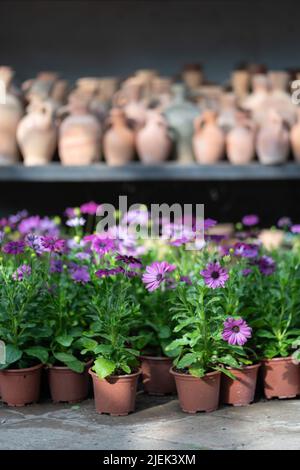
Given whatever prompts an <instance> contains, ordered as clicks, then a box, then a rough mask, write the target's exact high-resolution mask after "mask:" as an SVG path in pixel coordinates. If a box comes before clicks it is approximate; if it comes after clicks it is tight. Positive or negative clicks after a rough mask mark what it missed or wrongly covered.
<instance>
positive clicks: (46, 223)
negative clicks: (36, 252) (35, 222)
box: [39, 217, 59, 238]
mask: <svg viewBox="0 0 300 470" xmlns="http://www.w3.org/2000/svg"><path fill="white" fill-rule="evenodd" d="M39 232H40V233H41V234H44V235H48V236H49V237H56V238H58V236H59V229H58V226H57V224H56V222H55V221H54V220H51V219H49V217H44V218H43V219H41V222H40V226H39Z"/></svg>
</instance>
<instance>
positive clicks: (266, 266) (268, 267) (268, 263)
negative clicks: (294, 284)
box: [257, 255, 276, 276]
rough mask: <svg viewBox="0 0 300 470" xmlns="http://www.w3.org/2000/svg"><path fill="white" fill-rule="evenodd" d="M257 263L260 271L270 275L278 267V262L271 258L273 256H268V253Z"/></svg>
mask: <svg viewBox="0 0 300 470" xmlns="http://www.w3.org/2000/svg"><path fill="white" fill-rule="evenodd" d="M257 264H258V267H259V270H260V272H261V273H262V274H264V275H265V276H270V275H271V274H273V273H274V271H275V269H276V263H275V261H274V260H273V258H271V256H266V255H264V256H262V257H261V258H260V259H259V260H258V262H257Z"/></svg>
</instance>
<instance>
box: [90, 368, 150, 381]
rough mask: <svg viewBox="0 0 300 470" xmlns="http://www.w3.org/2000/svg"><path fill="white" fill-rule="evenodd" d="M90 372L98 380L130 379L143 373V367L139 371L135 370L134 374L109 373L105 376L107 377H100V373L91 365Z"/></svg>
mask: <svg viewBox="0 0 300 470" xmlns="http://www.w3.org/2000/svg"><path fill="white" fill-rule="evenodd" d="M88 373H89V374H90V375H91V376H92V377H94V376H95V377H96V378H97V379H98V380H106V379H129V378H132V377H137V376H138V375H141V373H142V369H140V368H139V369H138V371H137V372H134V373H133V374H124V375H108V376H107V377H105V379H100V377H98V375H97V374H96V372H94V371H93V370H92V368H91V367H90V368H89V370H88Z"/></svg>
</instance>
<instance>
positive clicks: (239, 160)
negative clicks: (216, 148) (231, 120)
mask: <svg viewBox="0 0 300 470" xmlns="http://www.w3.org/2000/svg"><path fill="white" fill-rule="evenodd" d="M226 153H227V157H228V160H229V161H230V162H231V163H233V164H234V165H245V164H247V163H250V162H251V161H252V160H253V159H254V157H255V129H254V123H253V122H252V121H251V119H250V117H249V115H248V113H246V112H243V111H237V112H236V126H235V127H234V128H233V129H232V130H231V131H229V133H228V134H227V136H226Z"/></svg>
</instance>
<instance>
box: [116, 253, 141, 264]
mask: <svg viewBox="0 0 300 470" xmlns="http://www.w3.org/2000/svg"><path fill="white" fill-rule="evenodd" d="M116 260H117V261H122V263H125V264H129V265H130V266H131V267H140V266H141V265H142V262H141V260H140V259H139V258H135V257H134V256H128V255H121V254H120V253H118V254H117V256H116Z"/></svg>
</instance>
